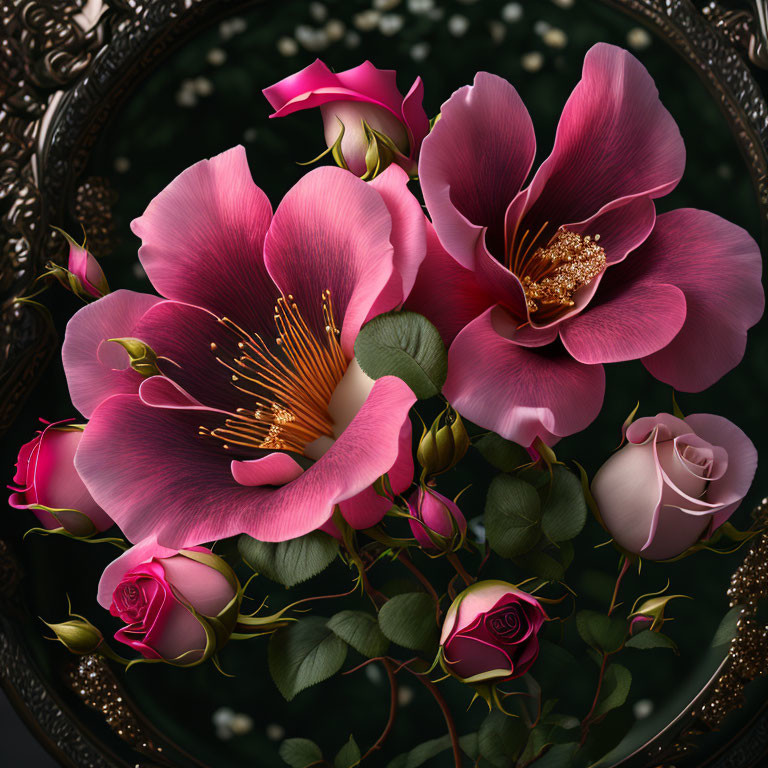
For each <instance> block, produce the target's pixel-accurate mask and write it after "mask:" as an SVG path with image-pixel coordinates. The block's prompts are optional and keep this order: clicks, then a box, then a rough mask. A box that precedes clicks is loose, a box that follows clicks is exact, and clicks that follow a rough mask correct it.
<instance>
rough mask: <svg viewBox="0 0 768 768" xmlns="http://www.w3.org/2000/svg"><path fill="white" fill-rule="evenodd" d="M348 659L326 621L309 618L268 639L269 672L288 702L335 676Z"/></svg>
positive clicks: (341, 643)
mask: <svg viewBox="0 0 768 768" xmlns="http://www.w3.org/2000/svg"><path fill="white" fill-rule="evenodd" d="M346 657H347V644H346V643H345V642H344V641H343V640H341V639H340V638H339V637H337V636H336V635H335V634H334V633H333V632H332V631H331V630H330V629H329V628H328V627H327V619H324V618H321V617H319V616H309V617H307V618H305V619H299V620H298V621H295V622H293V623H292V624H289V625H288V626H287V627H283V628H282V629H278V630H277V632H275V633H274V634H273V635H272V637H271V638H270V639H269V649H268V651H267V659H268V661H269V671H270V673H271V675H272V679H273V680H274V681H275V684H276V685H277V687H278V689H279V690H280V693H282V694H283V696H284V697H285V698H286V700H288V701H290V700H291V699H292V698H293V697H294V696H295V695H296V694H297V693H299V692H300V691H303V690H304V689H305V688H309V687H310V686H311V685H315V684H316V683H320V682H322V681H323V680H327V679H328V678H329V677H331V676H332V675H335V674H336V673H337V672H338V671H339V669H341V665H342V664H343V663H344V659H346Z"/></svg>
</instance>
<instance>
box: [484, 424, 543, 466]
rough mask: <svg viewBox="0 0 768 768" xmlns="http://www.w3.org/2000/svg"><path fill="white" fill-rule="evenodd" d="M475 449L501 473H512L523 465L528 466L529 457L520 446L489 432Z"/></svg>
mask: <svg viewBox="0 0 768 768" xmlns="http://www.w3.org/2000/svg"><path fill="white" fill-rule="evenodd" d="M475 448H477V450H478V451H480V455H481V456H482V457H483V458H484V459H485V460H486V461H487V462H488V463H489V464H490V465H491V466H493V467H496V469H499V470H501V471H502V472H513V471H514V470H515V469H517V468H518V467H521V466H523V465H524V464H529V463H530V461H531V457H530V456H529V455H528V451H526V450H525V448H523V447H522V446H521V445H518V444H517V443H513V442H511V441H510V440H505V439H504V438H503V437H502V436H501V435H497V434H496V433H495V432H491V433H490V434H488V435H483V437H481V438H480V439H479V440H478V441H477V442H476V443H475Z"/></svg>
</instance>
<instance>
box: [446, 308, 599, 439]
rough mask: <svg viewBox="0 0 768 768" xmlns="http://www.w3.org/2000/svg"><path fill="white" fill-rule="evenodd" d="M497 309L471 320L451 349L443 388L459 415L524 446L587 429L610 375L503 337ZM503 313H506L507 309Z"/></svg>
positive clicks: (554, 349) (556, 350)
mask: <svg viewBox="0 0 768 768" xmlns="http://www.w3.org/2000/svg"><path fill="white" fill-rule="evenodd" d="M497 313H503V310H501V309H500V308H498V307H492V308H491V309H489V310H486V312H484V313H483V314H482V315H481V316H480V317H478V318H477V319H476V320H473V321H472V322H471V323H470V324H469V325H468V326H467V327H466V328H465V329H464V330H463V331H462V332H461V333H459V335H458V336H457V337H456V339H455V341H454V342H453V344H452V345H451V348H450V350H449V352H448V379H447V381H446V383H445V386H444V387H443V394H444V395H445V397H446V398H447V399H448V401H449V402H450V403H451V405H453V407H454V408H456V410H457V411H459V413H461V414H462V416H465V417H466V418H467V419H469V420H470V421H473V422H474V423H475V424H478V425H479V426H481V427H484V428H485V429H492V430H493V431H494V432H497V433H498V434H500V435H501V436H502V437H505V438H507V439H508V440H513V441H515V442H516V443H519V444H520V445H524V446H528V445H531V444H532V443H533V442H534V440H535V439H536V438H537V437H541V438H542V439H544V440H549V441H550V442H551V439H552V438H551V436H557V437H564V436H565V435H570V434H573V433H575V432H579V431H580V430H582V429H584V428H585V427H587V426H588V425H589V424H590V422H592V420H593V419H594V418H595V417H596V416H597V414H598V413H599V412H600V407H601V405H602V401H603V393H604V390H605V374H604V372H603V368H602V366H600V365H584V364H582V363H579V362H576V361H575V360H572V359H571V358H570V357H569V356H568V355H566V354H564V353H563V351H562V350H561V349H559V348H558V346H556V345H550V346H547V347H538V348H528V347H522V346H519V345H518V344H515V343H514V342H513V341H510V340H509V339H506V338H504V337H503V336H501V335H499V333H498V332H497V331H496V329H495V327H494V314H497ZM502 317H503V315H502Z"/></svg>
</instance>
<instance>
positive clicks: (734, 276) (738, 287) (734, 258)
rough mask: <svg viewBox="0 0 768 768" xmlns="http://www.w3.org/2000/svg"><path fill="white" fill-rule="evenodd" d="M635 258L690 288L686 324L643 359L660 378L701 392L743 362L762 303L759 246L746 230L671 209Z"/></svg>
mask: <svg viewBox="0 0 768 768" xmlns="http://www.w3.org/2000/svg"><path fill="white" fill-rule="evenodd" d="M630 262H631V266H632V267H633V268H635V265H637V267H636V268H637V269H638V270H642V273H643V274H644V275H645V276H647V277H648V279H652V280H654V281H658V282H665V283H671V284H672V285H676V286H677V287H678V288H680V290H682V292H683V293H684V294H685V301H686V305H687V314H686V320H685V325H683V328H682V330H681V331H680V333H679V334H678V335H677V336H676V337H675V339H674V340H673V341H672V342H671V343H670V344H669V345H667V346H666V347H665V348H664V349H662V350H661V351H659V352H656V353H654V354H652V355H650V356H649V357H647V358H645V359H644V360H643V363H644V364H645V367H646V368H647V369H648V370H649V371H650V372H651V373H652V374H653V375H654V376H655V377H656V378H657V379H660V380H661V381H664V382H666V383H667V384H671V385H672V386H673V387H675V389H679V390H683V391H685V392H700V391H701V390H703V389H706V388H707V387H709V386H711V385H712V384H714V383H715V382H716V381H717V380H718V379H719V378H720V377H721V376H723V375H724V374H726V373H727V372H728V371H730V370H731V369H732V368H734V367H735V366H736V365H738V363H739V362H740V361H741V358H742V357H743V356H744V350H745V348H746V343H747V330H748V329H749V328H751V327H752V326H753V325H754V324H755V323H756V322H757V321H758V320H759V319H760V317H761V316H762V314H763V308H764V306H765V295H764V292H763V288H762V286H761V284H760V276H761V272H762V263H761V259H760V249H759V248H758V246H757V243H755V241H754V240H753V239H752V238H751V237H750V236H749V234H748V233H747V232H746V231H745V230H743V229H741V227H737V226H736V225H735V224H731V223H730V222H728V221H725V220H724V219H721V218H720V217H719V216H715V215H714V214H712V213H707V212H706V211H697V210H693V209H690V208H683V209H679V210H676V211H671V212H670V213H665V214H663V215H662V216H659V218H658V220H657V222H656V227H655V229H654V230H653V234H652V235H651V236H650V237H649V238H648V240H647V241H646V242H645V244H644V245H643V246H642V247H641V248H639V249H638V251H637V252H636V253H633V254H632V256H631V257H630V258H629V259H627V267H630ZM702 340H706V343H704V342H703V341H702Z"/></svg>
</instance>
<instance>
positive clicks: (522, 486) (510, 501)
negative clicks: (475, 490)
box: [485, 475, 541, 558]
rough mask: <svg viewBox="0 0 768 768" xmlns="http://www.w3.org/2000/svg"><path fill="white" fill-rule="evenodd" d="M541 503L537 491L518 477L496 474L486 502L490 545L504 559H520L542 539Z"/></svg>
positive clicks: (487, 533)
mask: <svg viewBox="0 0 768 768" xmlns="http://www.w3.org/2000/svg"><path fill="white" fill-rule="evenodd" d="M540 521H541V503H540V501H539V494H538V493H537V492H536V489H535V488H534V487H533V486H532V485H529V484H528V483H526V482H524V481H523V480H518V479H517V478H515V477H510V476H509V475H497V476H496V477H495V478H494V479H493V482H492V483H491V486H490V488H489V489H488V497H487V498H486V501H485V532H486V535H487V537H488V543H489V544H490V545H491V549H492V550H493V551H494V552H496V554H498V555H501V556H502V557H509V558H514V557H519V556H520V555H524V554H525V553H526V552H528V551H529V550H531V549H533V547H534V546H535V545H536V543H537V542H538V541H539V539H540V538H541V526H540Z"/></svg>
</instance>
